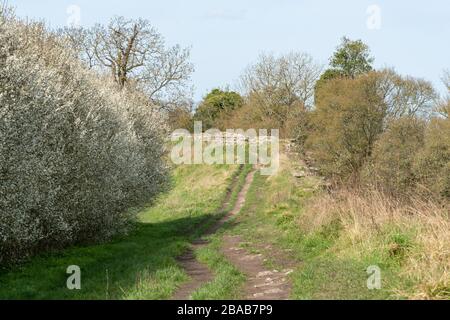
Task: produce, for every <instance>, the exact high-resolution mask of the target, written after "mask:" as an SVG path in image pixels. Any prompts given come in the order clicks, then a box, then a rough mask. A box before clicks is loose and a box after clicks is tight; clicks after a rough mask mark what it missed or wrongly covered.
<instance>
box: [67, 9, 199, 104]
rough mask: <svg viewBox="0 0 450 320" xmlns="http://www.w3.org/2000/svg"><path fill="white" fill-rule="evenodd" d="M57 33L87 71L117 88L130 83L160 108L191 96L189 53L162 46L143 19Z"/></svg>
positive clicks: (181, 101) (157, 36) (114, 21)
mask: <svg viewBox="0 0 450 320" xmlns="http://www.w3.org/2000/svg"><path fill="white" fill-rule="evenodd" d="M60 34H61V35H63V36H64V38H65V39H66V40H69V43H70V45H71V46H72V48H73V49H74V50H75V51H76V52H78V54H79V56H80V58H81V59H82V60H83V61H84V62H85V63H86V64H87V65H88V66H89V67H90V68H93V67H98V68H100V69H102V70H105V71H107V72H109V73H110V74H111V76H112V78H113V79H114V81H115V82H116V83H117V84H118V85H119V86H120V88H124V87H125V86H126V85H127V84H129V83H133V85H137V86H138V87H140V88H141V89H142V90H143V91H145V92H146V93H147V95H148V97H149V98H150V100H152V102H154V103H156V104H158V105H161V106H162V107H168V106H173V105H177V104H179V103H181V104H182V103H184V102H185V101H186V100H189V98H190V96H191V94H192V92H191V90H190V89H191V88H190V86H189V80H190V76H191V74H192V72H193V71H194V68H193V65H192V64H191V63H190V62H189V58H190V50H189V49H188V48H181V47H180V46H179V45H175V46H173V47H166V46H165V43H164V38H163V37H162V35H161V34H160V33H158V31H157V30H156V29H155V28H154V27H152V26H151V24H150V23H149V21H147V20H144V19H138V20H133V19H126V18H124V17H114V18H113V19H112V20H111V21H110V23H109V24H108V25H107V26H103V25H99V24H98V25H96V26H95V27H93V28H91V29H82V28H76V29H74V28H66V29H63V30H61V31H60Z"/></svg>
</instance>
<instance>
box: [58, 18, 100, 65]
mask: <svg viewBox="0 0 450 320" xmlns="http://www.w3.org/2000/svg"><path fill="white" fill-rule="evenodd" d="M57 34H58V35H59V36H60V37H61V38H63V39H64V40H65V41H66V43H67V44H68V45H69V46H70V48H71V49H72V51H73V52H75V54H77V55H78V58H80V59H81V60H82V61H83V62H84V63H85V64H86V66H87V67H88V68H89V69H92V68H94V67H95V66H97V65H98V61H97V59H96V56H95V52H94V47H95V46H94V34H93V33H92V32H91V30H88V29H84V28H80V27H65V28H63V29H59V30H57Z"/></svg>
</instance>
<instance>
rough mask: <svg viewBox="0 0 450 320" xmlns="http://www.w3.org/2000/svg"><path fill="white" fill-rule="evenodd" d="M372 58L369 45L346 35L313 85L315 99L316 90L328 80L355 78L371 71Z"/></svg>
mask: <svg viewBox="0 0 450 320" xmlns="http://www.w3.org/2000/svg"><path fill="white" fill-rule="evenodd" d="M373 61H374V59H373V58H372V57H371V56H370V50H369V47H368V46H367V45H366V44H364V43H363V42H362V41H361V40H355V41H352V40H350V39H348V38H346V37H344V38H342V43H341V44H340V45H339V47H338V48H337V49H336V51H335V52H334V54H333V56H332V57H331V58H330V68H329V69H327V70H325V72H324V73H323V74H322V75H321V76H320V79H319V80H318V81H317V82H316V86H315V100H317V92H318V91H319V90H320V89H321V87H322V86H323V85H324V84H325V83H326V82H327V81H329V80H333V79H339V78H343V77H347V78H355V77H357V76H358V75H362V74H365V73H368V72H369V71H372V70H373V68H372V63H373Z"/></svg>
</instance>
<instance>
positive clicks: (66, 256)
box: [0, 214, 220, 299]
mask: <svg viewBox="0 0 450 320" xmlns="http://www.w3.org/2000/svg"><path fill="white" fill-rule="evenodd" d="M219 217H220V214H215V215H212V214H210V215H202V216H197V217H185V218H180V219H174V220H169V221H164V222H159V223H138V224H137V227H136V229H135V230H134V231H133V232H132V233H131V234H130V235H128V236H126V237H122V238H118V239H116V240H115V241H113V242H111V243H108V244H100V245H94V246H85V247H75V248H71V249H67V250H63V251H60V252H57V253H51V254H47V255H41V256H38V257H35V258H33V259H32V260H31V261H30V262H28V263H25V264H24V265H22V266H21V267H19V268H18V269H15V270H14V271H2V272H1V273H0V299H127V298H129V299H167V298H169V297H170V296H171V294H172V293H173V291H174V290H175V288H176V286H177V285H179V284H180V283H181V282H183V281H184V280H186V279H185V277H186V276H185V274H184V273H183V271H182V270H181V269H180V267H179V266H178V265H177V262H176V257H177V256H179V255H180V254H181V253H182V252H183V251H184V250H185V249H186V248H187V247H188V246H189V243H190V241H192V240H193V239H195V238H196V237H198V236H199V235H200V234H201V233H202V232H203V230H204V229H205V228H206V227H207V225H208V224H210V223H212V221H214V220H216V219H217V218H219ZM193 226H197V227H196V228H193ZM70 265H77V266H79V267H80V268H81V290H68V289H67V287H66V281H67V278H68V277H69V276H70V275H69V274H66V270H67V267H68V266H70Z"/></svg>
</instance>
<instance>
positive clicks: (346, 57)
mask: <svg viewBox="0 0 450 320" xmlns="http://www.w3.org/2000/svg"><path fill="white" fill-rule="evenodd" d="M373 61H374V58H373V57H371V56H370V49H369V46H367V45H366V44H365V43H364V42H362V41H361V40H354V41H353V40H350V39H348V38H347V37H344V38H342V43H341V44H340V46H339V47H338V48H337V50H336V52H335V53H334V54H333V57H331V59H330V66H331V67H332V68H333V69H334V70H337V71H338V72H339V73H340V74H342V75H343V76H345V77H349V78H355V77H356V76H358V75H360V74H364V73H367V72H369V71H372V69H373V68H372V63H373Z"/></svg>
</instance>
